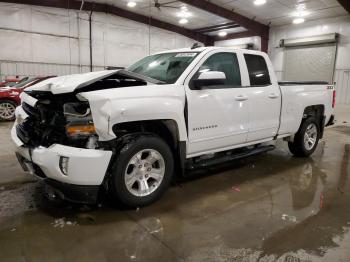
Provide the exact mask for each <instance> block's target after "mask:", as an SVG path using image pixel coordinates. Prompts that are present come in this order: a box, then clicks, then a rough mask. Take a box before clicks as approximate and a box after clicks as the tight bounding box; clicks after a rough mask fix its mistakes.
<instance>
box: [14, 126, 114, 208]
mask: <svg viewBox="0 0 350 262" xmlns="http://www.w3.org/2000/svg"><path fill="white" fill-rule="evenodd" d="M11 136H12V140H13V141H14V142H15V143H16V144H17V146H18V147H17V150H16V155H17V158H18V160H19V162H20V164H21V166H22V167H23V169H24V170H25V171H27V172H29V173H31V174H33V175H36V176H37V177H39V178H41V179H45V181H46V183H47V184H49V185H50V186H51V187H53V188H56V189H57V190H58V192H61V194H59V195H61V196H64V197H63V198H65V199H68V200H71V201H75V202H90V200H93V199H95V197H96V196H97V192H98V188H99V187H100V185H101V184H102V182H103V180H104V177H105V175H106V172H107V169H108V166H109V163H110V160H111V158H112V151H105V150H95V149H83V148H76V147H69V146H64V145H59V144H53V145H52V146H50V147H42V146H39V147H35V148H30V147H27V146H25V145H23V143H22V141H21V140H20V139H19V138H18V136H17V133H16V123H15V125H14V127H13V129H12V132H11ZM62 159H64V161H62ZM63 162H64V168H62V167H63V164H62V163H63ZM79 192H80V193H79ZM82 192H83V193H82ZM84 192H85V193H84ZM87 192H88V193H87ZM84 196H85V198H86V200H88V201H81V200H83V199H84Z"/></svg>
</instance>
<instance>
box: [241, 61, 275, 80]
mask: <svg viewBox="0 0 350 262" xmlns="http://www.w3.org/2000/svg"><path fill="white" fill-rule="evenodd" d="M244 59H245V61H246V64H247V68H248V74H249V80H250V86H267V85H271V79H270V74H269V69H268V67H267V64H266V61H265V58H264V57H262V56H260V55H252V54H244Z"/></svg>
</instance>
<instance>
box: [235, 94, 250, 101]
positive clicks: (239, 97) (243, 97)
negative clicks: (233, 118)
mask: <svg viewBox="0 0 350 262" xmlns="http://www.w3.org/2000/svg"><path fill="white" fill-rule="evenodd" d="M235 100H236V101H246V100H248V97H247V96H244V95H238V96H236V97H235Z"/></svg>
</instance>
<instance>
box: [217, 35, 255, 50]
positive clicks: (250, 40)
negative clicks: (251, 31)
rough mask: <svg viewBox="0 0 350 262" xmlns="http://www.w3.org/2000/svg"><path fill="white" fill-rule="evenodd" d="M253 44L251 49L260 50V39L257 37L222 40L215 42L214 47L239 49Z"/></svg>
mask: <svg viewBox="0 0 350 262" xmlns="http://www.w3.org/2000/svg"><path fill="white" fill-rule="evenodd" d="M246 44H253V45H254V46H253V49H255V50H260V49H261V38H260V37H259V36H253V37H245V38H239V39H230V40H222V41H216V42H215V46H223V47H237V46H238V47H239V46H241V45H246Z"/></svg>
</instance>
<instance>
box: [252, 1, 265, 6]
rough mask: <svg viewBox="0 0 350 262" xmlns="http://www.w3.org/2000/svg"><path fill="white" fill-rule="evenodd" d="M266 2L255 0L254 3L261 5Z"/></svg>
mask: <svg viewBox="0 0 350 262" xmlns="http://www.w3.org/2000/svg"><path fill="white" fill-rule="evenodd" d="M263 4H266V0H255V1H254V5H263Z"/></svg>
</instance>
